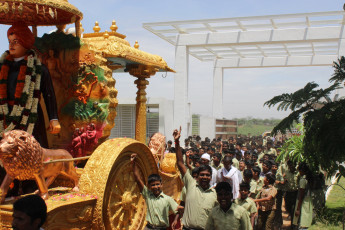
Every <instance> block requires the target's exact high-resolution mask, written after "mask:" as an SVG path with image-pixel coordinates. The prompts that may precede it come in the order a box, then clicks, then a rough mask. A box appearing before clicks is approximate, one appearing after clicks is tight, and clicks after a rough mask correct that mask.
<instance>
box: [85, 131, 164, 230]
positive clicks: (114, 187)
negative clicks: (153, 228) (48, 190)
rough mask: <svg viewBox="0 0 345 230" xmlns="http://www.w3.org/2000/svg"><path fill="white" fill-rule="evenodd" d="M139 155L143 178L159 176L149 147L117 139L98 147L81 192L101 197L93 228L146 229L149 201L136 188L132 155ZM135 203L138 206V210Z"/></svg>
mask: <svg viewBox="0 0 345 230" xmlns="http://www.w3.org/2000/svg"><path fill="white" fill-rule="evenodd" d="M133 152H134V153H137V155H138V166H139V169H140V172H141V176H142V179H143V180H144V181H147V177H148V175H150V174H152V173H158V169H157V165H156V162H155V160H154V158H153V156H152V153H151V152H150V150H149V149H148V147H147V146H146V145H144V144H143V143H140V142H138V141H135V140H133V139H129V138H117V139H111V140H108V141H106V142H104V143H103V144H102V145H100V146H99V147H97V149H96V150H95V151H94V152H93V154H92V156H91V158H90V159H89V160H88V162H87V164H86V166H85V168H84V172H83V174H82V175H81V178H80V190H81V191H82V192H83V193H88V194H94V195H96V196H97V204H96V207H95V212H94V216H93V219H92V220H93V225H92V229H95V230H97V229H122V227H121V226H124V227H126V226H128V229H133V230H134V229H142V228H143V226H144V224H145V213H146V207H145V201H144V199H143V198H142V196H141V195H140V192H139V190H138V188H137V186H136V185H135V181H134V178H133V175H132V172H131V167H130V155H131V154H132V153H133ZM132 202H134V204H136V209H135V210H134V208H133V206H132V204H133V203H132Z"/></svg>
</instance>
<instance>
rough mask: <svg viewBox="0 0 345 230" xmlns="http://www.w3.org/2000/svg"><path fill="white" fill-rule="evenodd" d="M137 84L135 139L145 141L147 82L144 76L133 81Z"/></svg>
mask: <svg viewBox="0 0 345 230" xmlns="http://www.w3.org/2000/svg"><path fill="white" fill-rule="evenodd" d="M134 83H135V84H136V85H137V88H138V91H137V98H136V101H137V104H136V114H135V115H136V117H135V139H136V140H137V141H141V142H143V143H146V101H147V99H146V92H145V89H146V85H148V84H149V81H147V80H146V79H145V78H144V77H139V78H138V79H137V80H135V81H134Z"/></svg>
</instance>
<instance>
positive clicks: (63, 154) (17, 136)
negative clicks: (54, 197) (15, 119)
mask: <svg viewBox="0 0 345 230" xmlns="http://www.w3.org/2000/svg"><path fill="white" fill-rule="evenodd" d="M71 158H72V156H71V154H69V153H68V152H67V151H66V150H63V149H56V150H52V149H45V148H42V147H41V146H40V145H39V143H38V142H37V141H36V140H35V138H34V137H33V136H32V135H30V134H28V133H27V132H24V131H21V130H12V131H10V132H7V133H5V134H4V137H3V139H2V140H1V142H0V159H1V160H2V162H3V165H4V168H5V170H6V173H7V175H6V176H5V179H4V180H3V182H2V184H1V200H0V201H1V202H3V201H4V199H5V196H6V193H7V190H8V188H9V185H10V184H11V182H12V181H13V179H18V180H28V179H35V180H36V183H37V185H38V187H39V191H40V193H41V195H42V196H43V198H47V196H48V187H49V185H50V184H51V183H52V182H53V181H54V179H55V178H56V177H57V176H58V175H59V174H64V175H65V176H68V177H69V178H70V179H72V180H74V183H75V186H76V187H75V189H76V190H77V186H78V175H77V173H76V170H75V168H74V166H73V161H69V162H58V163H49V164H44V163H43V162H46V161H49V160H56V159H71ZM46 178H47V180H45V179H46Z"/></svg>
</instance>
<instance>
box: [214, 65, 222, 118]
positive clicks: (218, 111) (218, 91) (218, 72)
mask: <svg viewBox="0 0 345 230" xmlns="http://www.w3.org/2000/svg"><path fill="white" fill-rule="evenodd" d="M213 117H214V118H218V119H223V68H221V67H216V66H215V67H214V69H213Z"/></svg>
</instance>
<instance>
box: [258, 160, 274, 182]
mask: <svg viewBox="0 0 345 230" xmlns="http://www.w3.org/2000/svg"><path fill="white" fill-rule="evenodd" d="M271 168H272V165H271V162H270V161H269V160H264V162H263V163H262V172H261V173H260V177H262V178H263V177H265V175H266V174H267V173H268V172H270V171H271Z"/></svg>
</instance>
